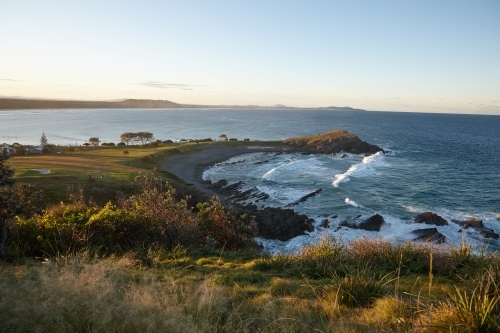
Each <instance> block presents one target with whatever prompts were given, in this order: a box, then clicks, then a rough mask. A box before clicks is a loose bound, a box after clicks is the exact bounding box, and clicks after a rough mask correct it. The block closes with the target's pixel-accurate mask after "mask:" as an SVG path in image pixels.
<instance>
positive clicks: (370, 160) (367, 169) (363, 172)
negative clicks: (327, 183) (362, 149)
mask: <svg viewBox="0 0 500 333" xmlns="http://www.w3.org/2000/svg"><path fill="white" fill-rule="evenodd" d="M383 158H384V155H383V154H381V153H380V152H378V153H376V154H373V155H370V156H366V157H365V158H363V160H362V161H361V163H358V164H354V165H351V167H350V168H349V169H347V171H346V172H344V173H341V174H337V175H335V179H334V181H333V183H332V185H333V186H334V187H338V186H339V184H340V183H342V182H346V181H349V178H350V177H366V176H369V175H371V174H373V173H374V172H375V167H377V166H381V165H384V160H383Z"/></svg>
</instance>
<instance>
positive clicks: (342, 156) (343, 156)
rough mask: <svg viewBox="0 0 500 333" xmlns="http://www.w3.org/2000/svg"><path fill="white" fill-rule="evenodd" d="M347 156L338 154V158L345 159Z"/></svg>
mask: <svg viewBox="0 0 500 333" xmlns="http://www.w3.org/2000/svg"><path fill="white" fill-rule="evenodd" d="M346 157H347V154H340V156H339V158H346Z"/></svg>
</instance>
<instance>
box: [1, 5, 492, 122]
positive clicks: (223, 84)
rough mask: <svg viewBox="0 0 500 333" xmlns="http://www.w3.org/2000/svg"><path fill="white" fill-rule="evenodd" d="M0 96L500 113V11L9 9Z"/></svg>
mask: <svg viewBox="0 0 500 333" xmlns="http://www.w3.org/2000/svg"><path fill="white" fill-rule="evenodd" d="M0 96H3V97H7V96H17V97H30V98H31V97H36V98H51V99H52V98H53V99H79V100H116V99H124V98H139V99H164V100H170V101H173V102H177V103H184V104H186V103H188V104H204V105H234V104H237V105H249V104H252V105H262V106H272V105H276V104H284V105H287V106H295V107H324V106H350V107H354V108H362V109H367V110H379V111H410V112H445V113H478V114H499V115H500V1H499V0H477V1H472V0H468V1H462V0H453V1H448V0H439V1H436V0H432V1H425V0H413V1H403V0H398V1H388V0H387V1H386V0H377V1H374V0H352V1H347V0H346V1H336V0H327V1H319V0H318V1H315V0H309V1H293V0H288V1H272V0H266V1H260V0H251V1H210V0H204V1H201V0H200V1H194V0H193V1H192V0H182V1H153V0H150V1H149V0H148V1H128V0H121V1H107V0H99V1H94V0H87V1H50V0H47V1H39V0H33V1H23V0H12V1H11V0H0Z"/></svg>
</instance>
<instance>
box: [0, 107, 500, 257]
mask: <svg viewBox="0 0 500 333" xmlns="http://www.w3.org/2000/svg"><path fill="white" fill-rule="evenodd" d="M333 129H345V130H347V131H349V132H351V133H355V134H357V135H358V136H359V137H360V138H361V139H362V140H364V141H367V142H369V143H371V144H376V145H378V146H380V147H382V148H383V149H384V150H386V151H387V153H386V154H380V153H379V154H376V155H372V156H370V157H364V156H356V155H350V154H349V155H348V156H347V158H344V159H341V158H339V157H338V156H331V155H301V154H278V155H276V154H264V153H253V154H250V155H246V156H238V157H236V158H233V160H232V161H231V162H238V163H235V164H231V163H222V164H220V165H216V166H213V167H212V168H210V169H208V170H207V171H206V172H205V174H204V177H205V178H206V179H211V180H213V181H216V180H218V179H221V178H225V179H227V180H228V181H229V182H230V183H231V182H237V181H240V180H241V181H244V188H254V187H255V188H257V189H258V190H260V191H262V192H265V193H267V194H269V198H268V199H267V200H266V201H265V202H260V204H262V205H269V206H277V207H284V206H285V205H287V204H289V203H291V202H293V201H295V200H296V199H298V198H300V197H301V196H303V195H305V194H307V193H309V192H311V191H314V190H316V189H319V188H321V189H322V192H321V193H319V194H318V195H316V196H315V197H312V198H309V199H308V200H307V201H305V202H303V203H300V204H299V205H297V206H294V209H295V210H296V211H297V212H299V213H304V214H306V215H308V216H309V217H311V218H313V219H314V220H315V224H316V229H315V231H314V232H312V233H311V234H308V235H305V236H299V237H296V238H294V239H293V240H291V241H288V242H280V241H269V240H264V239H259V240H258V241H259V242H261V243H262V244H263V245H264V247H265V248H266V249H267V250H269V251H270V252H273V253H276V252H290V251H296V250H298V249H300V248H301V247H302V246H303V245H304V244H309V243H314V242H317V241H318V240H319V239H320V238H321V237H324V236H327V235H334V236H336V237H338V238H341V239H343V240H345V241H349V240H352V239H355V238H358V237H362V236H366V237H374V238H383V239H388V240H392V241H397V242H406V241H408V240H410V239H411V238H412V235H411V233H410V232H411V231H412V230H415V229H418V228H424V227H430V226H427V225H425V226H422V225H415V224H414V223H412V221H413V217H414V216H415V215H417V214H418V213H421V212H425V211H431V212H434V213H437V214H438V215H440V216H442V217H443V218H445V219H446V220H448V221H449V222H450V224H449V225H448V226H442V227H437V228H438V231H439V232H441V233H442V234H443V235H445V236H446V243H447V244H453V245H455V246H459V245H460V244H461V242H462V241H464V240H465V242H467V243H470V244H471V246H472V247H473V249H474V250H475V251H482V250H484V249H486V250H487V251H491V250H497V249H499V248H500V245H499V240H491V239H485V238H483V237H482V236H481V235H480V234H479V232H477V231H476V230H474V229H472V228H469V229H467V230H465V231H463V232H462V231H461V228H460V227H459V226H458V225H456V224H454V223H451V219H458V220H464V219H466V218H468V217H474V218H479V219H482V220H483V222H484V225H485V227H488V228H491V229H493V230H495V231H496V232H497V233H498V232H500V221H498V220H497V218H498V217H499V216H500V172H499V170H500V116H486V115H456V114H433V113H403V112H374V111H370V112H362V111H351V112H350V111H329V110H314V109H207V110H203V109H181V110H179V109H177V110H172V109H170V110H156V109H155V110H137V109H136V110H131V109H125V110H23V111H1V112H0V143H2V142H6V143H13V142H18V143H21V144H37V143H38V142H39V141H40V137H41V135H42V132H44V133H45V134H46V136H47V139H48V141H49V143H54V144H61V145H68V144H69V145H81V144H82V143H84V142H85V141H86V140H88V138H90V137H99V138H100V139H101V141H102V142H115V143H117V142H119V137H120V134H121V133H123V132H126V131H131V132H137V131H149V132H152V133H153V134H154V135H155V137H156V138H157V139H161V140H166V139H171V140H180V139H204V138H212V139H217V138H218V136H219V135H220V134H226V135H227V137H229V138H237V139H240V140H242V139H245V138H248V139H251V140H281V139H286V138H290V137H294V136H300V135H312V134H318V133H322V132H327V131H330V130H333ZM374 214H380V215H382V216H383V217H384V219H385V221H386V224H385V225H384V226H383V227H382V229H381V230H380V232H373V231H363V230H356V229H348V228H345V227H343V228H340V229H338V228H337V226H338V224H339V223H340V222H341V221H342V220H344V219H346V218H349V217H355V216H358V215H361V217H360V218H359V219H360V220H363V219H365V218H368V217H370V216H371V215H374ZM325 219H329V220H330V228H321V227H319V224H320V223H321V222H322V221H323V220H325Z"/></svg>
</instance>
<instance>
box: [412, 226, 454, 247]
mask: <svg viewBox="0 0 500 333" xmlns="http://www.w3.org/2000/svg"><path fill="white" fill-rule="evenodd" d="M411 233H412V234H413V235H415V236H417V237H416V238H414V239H413V240H414V241H423V242H432V243H438V244H441V243H444V242H445V241H446V237H445V236H444V235H443V234H442V233H440V232H439V231H438V230H437V228H427V229H417V230H413V231H412V232H411Z"/></svg>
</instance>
